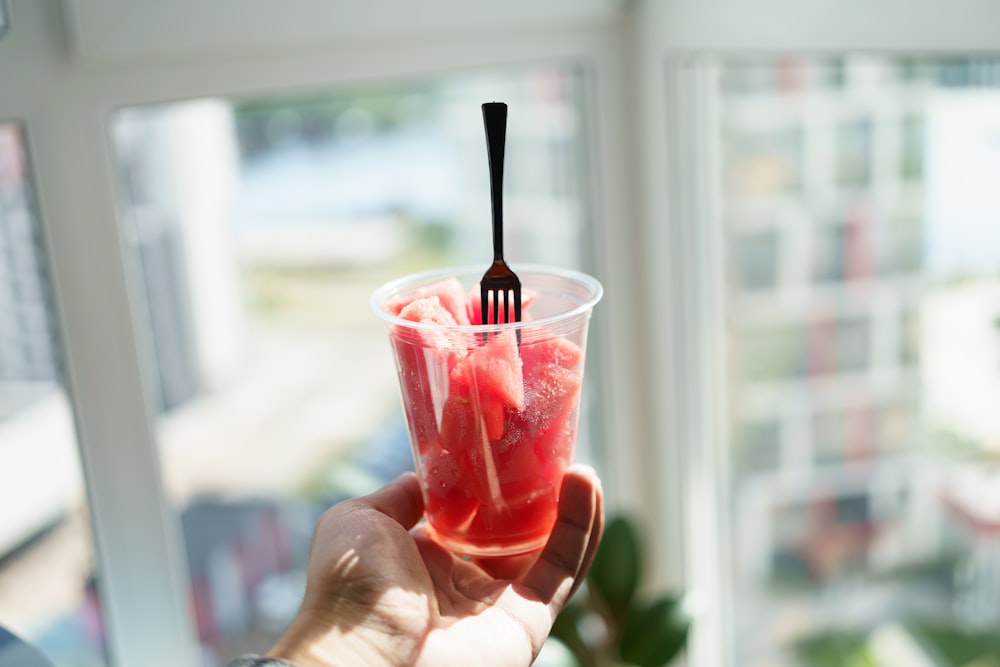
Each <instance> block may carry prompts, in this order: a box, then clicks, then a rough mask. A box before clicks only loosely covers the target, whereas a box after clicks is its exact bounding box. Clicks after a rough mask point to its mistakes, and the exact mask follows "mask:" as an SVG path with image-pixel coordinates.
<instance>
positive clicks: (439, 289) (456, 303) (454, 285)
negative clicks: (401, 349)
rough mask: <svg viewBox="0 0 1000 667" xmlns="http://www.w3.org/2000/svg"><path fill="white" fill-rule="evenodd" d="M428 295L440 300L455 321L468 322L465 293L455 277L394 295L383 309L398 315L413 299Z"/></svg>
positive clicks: (465, 323) (463, 323)
mask: <svg viewBox="0 0 1000 667" xmlns="http://www.w3.org/2000/svg"><path fill="white" fill-rule="evenodd" d="M429 296H436V297H437V298H438V300H440V302H441V305H442V306H444V308H445V309H446V310H447V311H448V312H449V313H451V316H452V317H453V318H454V319H455V322H456V323H458V324H461V325H463V326H464V325H467V324H469V311H468V305H467V302H468V297H467V296H466V294H465V290H464V289H462V285H461V283H459V282H458V280H457V279H455V278H448V279H446V280H442V281H440V282H436V283H434V284H432V285H427V286H426V287H422V288H420V289H419V290H417V291H416V292H414V293H412V294H407V295H405V296H400V297H396V298H395V299H393V300H391V301H390V302H389V303H388V304H386V307H385V309H386V310H387V311H388V312H390V313H392V314H393V315H397V316H398V315H399V313H400V311H402V310H403V308H405V307H406V306H408V305H409V304H410V303H412V302H413V301H416V300H417V299H423V298H427V297H429Z"/></svg>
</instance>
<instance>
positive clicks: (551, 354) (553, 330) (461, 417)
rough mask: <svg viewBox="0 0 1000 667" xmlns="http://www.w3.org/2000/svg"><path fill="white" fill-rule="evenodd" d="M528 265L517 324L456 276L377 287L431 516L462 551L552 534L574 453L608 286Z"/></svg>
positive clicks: (508, 549) (531, 543)
mask: <svg viewBox="0 0 1000 667" xmlns="http://www.w3.org/2000/svg"><path fill="white" fill-rule="evenodd" d="M521 271H524V273H523V275H521V279H522V283H523V285H524V291H523V293H524V299H523V312H524V321H523V322H521V323H519V324H514V325H492V324H491V323H487V324H485V325H484V324H482V323H480V322H479V321H478V319H479V312H480V309H479V294H478V287H477V286H476V285H475V283H474V282H472V283H471V284H468V285H464V284H463V282H461V281H460V280H459V278H458V277H455V276H454V274H452V275H450V276H448V277H444V276H443V275H442V274H440V273H434V274H422V275H421V276H418V277H415V278H410V279H403V281H397V282H396V283H390V284H389V285H388V286H386V287H383V288H382V289H381V290H379V291H378V292H376V294H375V296H374V297H373V303H374V305H375V308H376V311H377V312H379V314H381V315H382V316H383V317H384V318H385V319H386V320H387V322H388V326H389V337H390V340H391V342H392V346H393V350H394V352H395V359H396V367H397V370H398V374H399V380H400V388H401V393H402V399H403V408H404V412H405V414H406V419H407V424H408V427H409V432H410V439H411V443H412V445H413V452H414V461H415V464H416V470H417V473H418V475H419V477H420V479H421V483H422V486H423V493H424V502H425V513H426V517H427V521H428V525H429V527H430V529H431V531H432V533H433V534H434V536H435V538H436V539H438V540H439V541H440V542H441V543H443V544H444V545H445V546H447V547H448V548H450V549H452V550H453V551H455V552H457V553H462V554H468V555H508V554H515V553H524V552H528V551H531V550H534V549H537V548H539V547H540V546H541V545H542V544H544V542H545V540H546V538H547V537H548V534H549V531H550V530H551V528H552V524H553V522H554V521H555V517H556V503H557V500H558V490H559V485H560V482H561V480H562V475H563V472H564V471H565V469H566V466H567V465H569V463H570V462H571V461H572V460H573V452H574V448H575V444H576V433H577V424H578V421H579V404H580V392H581V388H582V384H583V366H584V349H585V341H586V332H587V323H588V320H589V316H590V312H591V309H592V308H593V305H594V303H596V302H597V300H598V299H599V298H600V295H601V288H600V285H599V284H598V283H597V282H596V281H594V280H593V279H592V278H589V277H588V276H584V275H583V274H576V273H572V272H559V271H554V270H549V269H537V270H528V269H522V270H520V271H519V274H521ZM464 279H465V282H466V283H469V281H470V280H472V281H474V279H475V278H474V277H472V278H470V277H469V276H464ZM414 283H415V284H416V285H417V286H415V287H414ZM404 286H405V289H404ZM518 333H519V334H520V336H518ZM519 337H520V342H519V341H518V338H519Z"/></svg>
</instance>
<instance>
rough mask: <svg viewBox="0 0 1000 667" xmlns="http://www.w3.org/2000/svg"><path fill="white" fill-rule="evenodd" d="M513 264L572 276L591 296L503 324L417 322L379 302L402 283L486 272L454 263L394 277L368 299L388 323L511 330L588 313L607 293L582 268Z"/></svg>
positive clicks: (522, 269) (518, 268) (526, 269)
mask: <svg viewBox="0 0 1000 667" xmlns="http://www.w3.org/2000/svg"><path fill="white" fill-rule="evenodd" d="M510 267H511V269H512V270H513V271H514V272H515V273H517V274H518V275H519V276H522V275H528V274H532V273H535V274H545V275H549V276H555V277H558V278H565V279H567V280H571V281H573V282H575V283H577V284H579V285H581V286H583V287H584V288H585V289H586V290H587V291H588V292H589V294H590V296H589V298H588V299H587V300H586V301H584V302H583V303H581V304H579V305H577V306H575V307H574V308H571V309H570V310H566V311H564V312H561V313H557V314H555V315H549V316H548V317H541V318H538V319H533V320H528V321H521V322H510V323H504V324H435V323H433V322H414V321H413V320H405V319H403V318H401V317H397V316H396V315H392V314H390V313H388V312H387V311H386V310H385V309H384V308H383V307H382V306H381V305H380V304H384V303H386V302H387V301H388V297H389V295H391V294H393V293H401V290H400V289H399V288H400V287H401V286H403V285H407V284H411V283H424V284H428V285H429V284H432V283H433V282H435V281H437V280H444V279H446V278H459V277H474V278H477V280H478V276H481V274H482V272H483V268H482V267H481V266H478V267H476V266H451V267H444V268H439V269H430V270H427V271H419V272H416V273H411V274H408V275H405V276H400V277H399V278H394V279H393V280H390V281H389V282H387V283H385V284H383V285H382V286H381V287H379V288H377V289H376V290H375V291H374V292H373V293H372V295H371V297H370V299H369V303H370V304H371V307H372V310H374V311H375V314H376V315H378V316H379V317H380V318H381V319H383V320H385V322H386V323H388V324H394V325H398V326H403V327H408V328H411V329H418V330H424V331H462V332H495V331H508V330H511V331H517V330H519V329H525V328H528V327H532V328H534V327H544V326H550V325H552V324H555V323H559V322H565V321H567V320H570V319H572V318H574V317H577V316H579V315H583V314H586V313H589V312H590V311H591V310H593V308H594V306H595V305H596V304H597V302H598V301H600V300H601V298H602V297H603V295H604V286H603V285H601V283H600V281H599V280H597V278H595V277H593V276H591V275H589V274H587V273H583V272H582V271H577V270H575V269H566V268H561V267H555V266H548V265H545V264H511V265H510ZM522 284H523V279H522Z"/></svg>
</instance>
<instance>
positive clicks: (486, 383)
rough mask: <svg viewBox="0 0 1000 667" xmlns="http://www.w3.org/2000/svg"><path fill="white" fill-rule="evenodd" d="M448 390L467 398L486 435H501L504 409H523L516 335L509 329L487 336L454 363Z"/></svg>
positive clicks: (520, 369) (491, 436) (493, 436)
mask: <svg viewBox="0 0 1000 667" xmlns="http://www.w3.org/2000/svg"><path fill="white" fill-rule="evenodd" d="M449 387H450V393H451V394H452V395H455V396H460V397H463V398H465V399H467V400H468V401H469V404H470V405H471V406H473V408H474V409H476V410H477V411H478V413H479V415H480V416H481V418H482V420H483V423H484V424H485V425H486V431H487V436H488V437H489V439H491V440H496V439H497V438H499V437H501V436H502V435H503V425H504V421H505V420H504V409H505V408H506V407H510V408H513V409H515V410H523V409H524V377H523V374H522V362H521V357H520V355H519V354H518V347H517V337H516V335H515V334H514V332H513V331H502V332H500V333H499V334H497V335H495V336H493V335H491V336H490V339H489V340H488V341H487V342H486V344H485V345H483V346H481V347H478V348H476V349H474V350H472V351H471V352H469V354H468V355H466V356H465V357H464V358H463V359H461V361H459V362H458V363H456V364H455V367H454V368H453V369H452V371H451V374H450V376H449Z"/></svg>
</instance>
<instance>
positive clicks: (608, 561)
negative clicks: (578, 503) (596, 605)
mask: <svg viewBox="0 0 1000 667" xmlns="http://www.w3.org/2000/svg"><path fill="white" fill-rule="evenodd" d="M641 573H642V556H641V546H640V543H639V534H638V531H637V530H636V528H635V526H634V525H633V524H632V522H631V521H630V520H629V519H628V518H626V517H624V516H618V517H614V518H612V519H611V520H610V521H608V523H607V524H606V525H605V527H604V537H603V538H602V539H601V545H600V546H599V547H598V548H597V553H596V554H595V555H594V561H593V563H592V564H591V566H590V572H589V574H588V576H587V581H588V583H589V585H590V587H591V588H592V589H593V590H594V591H595V592H596V594H597V595H598V596H599V597H600V598H601V599H602V600H603V601H604V602H605V604H607V605H608V607H609V608H610V609H611V610H613V611H616V612H617V613H619V614H623V613H624V611H625V610H626V609H627V608H628V605H629V603H630V602H631V601H632V597H633V596H634V595H635V591H636V589H637V588H638V586H639V577H640V575H641ZM618 620H622V619H618Z"/></svg>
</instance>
